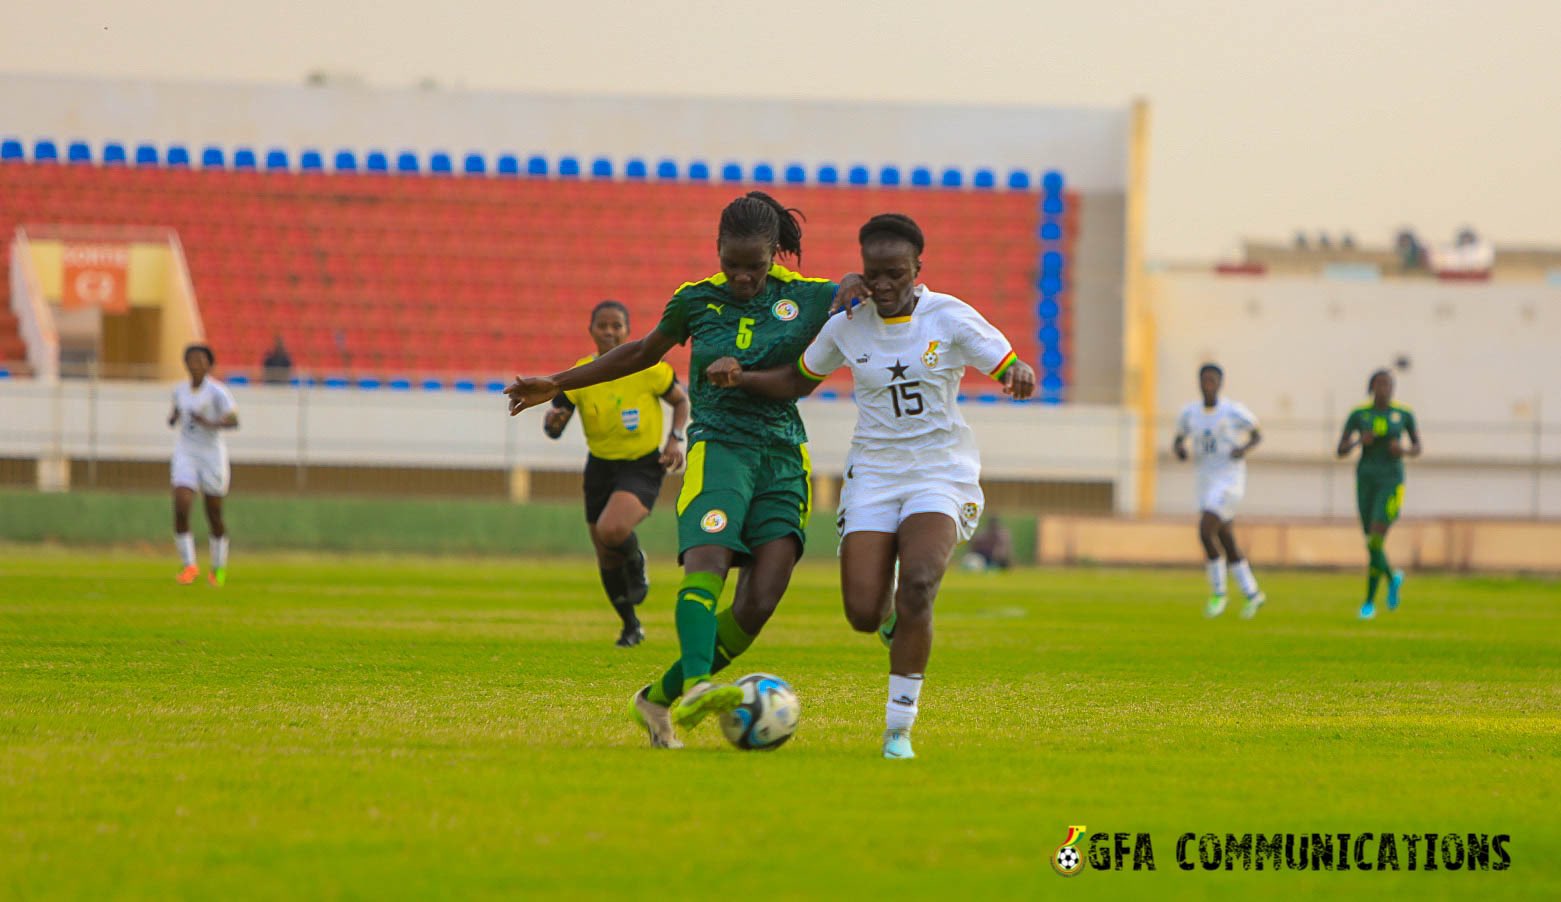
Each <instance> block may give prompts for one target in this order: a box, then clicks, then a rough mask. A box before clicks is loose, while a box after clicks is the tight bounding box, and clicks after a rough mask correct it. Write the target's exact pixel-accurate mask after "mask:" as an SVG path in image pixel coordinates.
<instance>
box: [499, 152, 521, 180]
mask: <svg viewBox="0 0 1561 902" xmlns="http://www.w3.org/2000/svg"><path fill="white" fill-rule="evenodd" d="M496 168H497V169H498V172H499V175H503V176H510V177H513V176H517V175H520V159H519V158H518V157H516V156H515V155H514V154H512V153H505V154H500V155H499V164H498V166H497V167H496Z"/></svg>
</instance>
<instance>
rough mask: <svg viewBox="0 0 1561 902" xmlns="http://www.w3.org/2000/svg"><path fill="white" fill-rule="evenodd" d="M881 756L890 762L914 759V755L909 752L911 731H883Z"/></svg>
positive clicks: (912, 752)
mask: <svg viewBox="0 0 1561 902" xmlns="http://www.w3.org/2000/svg"><path fill="white" fill-rule="evenodd" d="M883 756H884V757H885V758H888V759H890V760H897V759H902V758H914V757H916V753H915V752H914V751H912V750H911V731H910V730H884V733H883Z"/></svg>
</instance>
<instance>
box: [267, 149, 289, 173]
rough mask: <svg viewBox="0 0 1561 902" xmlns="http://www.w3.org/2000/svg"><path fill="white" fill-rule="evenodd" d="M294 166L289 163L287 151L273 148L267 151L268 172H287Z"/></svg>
mask: <svg viewBox="0 0 1561 902" xmlns="http://www.w3.org/2000/svg"><path fill="white" fill-rule="evenodd" d="M291 168H292V166H291V165H290V164H289V163H288V159H287V151H285V150H283V149H282V148H280V147H273V148H271V149H270V150H268V151H266V171H267V172H286V171H287V170H289V169H291Z"/></svg>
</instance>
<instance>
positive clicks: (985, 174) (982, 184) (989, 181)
mask: <svg viewBox="0 0 1561 902" xmlns="http://www.w3.org/2000/svg"><path fill="white" fill-rule="evenodd" d="M970 183H971V184H972V185H974V186H975V187H976V188H979V189H980V190H982V191H990V190H991V189H993V188H995V187H997V176H996V174H994V173H993V172H992V170H990V169H977V170H976V174H975V176H974V177H972V178H971V180H970Z"/></svg>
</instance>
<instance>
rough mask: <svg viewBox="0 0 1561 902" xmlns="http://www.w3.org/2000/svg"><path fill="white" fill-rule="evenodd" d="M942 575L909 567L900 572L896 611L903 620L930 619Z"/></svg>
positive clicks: (924, 569)
mask: <svg viewBox="0 0 1561 902" xmlns="http://www.w3.org/2000/svg"><path fill="white" fill-rule="evenodd" d="M942 581H943V575H942V574H941V573H938V572H936V571H935V570H932V569H931V568H927V567H909V568H904V569H902V570H901V571H900V591H899V594H898V596H897V597H896V598H895V610H897V611H898V612H899V615H900V618H901V620H917V619H923V618H925V619H930V618H931V617H932V599H933V597H934V596H935V595H937V594H938V583H940V582H942Z"/></svg>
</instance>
